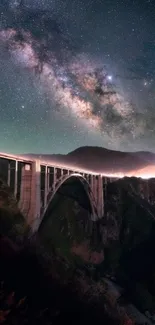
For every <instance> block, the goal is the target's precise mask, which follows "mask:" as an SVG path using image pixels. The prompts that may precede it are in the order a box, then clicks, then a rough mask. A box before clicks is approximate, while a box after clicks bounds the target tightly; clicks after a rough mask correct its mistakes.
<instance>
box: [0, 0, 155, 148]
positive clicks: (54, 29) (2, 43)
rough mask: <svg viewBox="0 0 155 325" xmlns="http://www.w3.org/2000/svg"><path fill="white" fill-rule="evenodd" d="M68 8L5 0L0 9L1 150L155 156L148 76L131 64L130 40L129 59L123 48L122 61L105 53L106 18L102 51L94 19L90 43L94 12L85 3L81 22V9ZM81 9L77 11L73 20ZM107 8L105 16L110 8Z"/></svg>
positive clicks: (151, 83)
mask: <svg viewBox="0 0 155 325" xmlns="http://www.w3.org/2000/svg"><path fill="white" fill-rule="evenodd" d="M73 3H74V6H72V5H71V2H69V1H66V7H65V2H63V3H62V2H61V1H57V2H54V1H53V2H52V4H50V1H46V0H44V1H37V0H36V1H34V0H33V1H31V2H30V1H28V0H27V1H26V0H25V1H5V0H4V1H3V2H2V4H1V26H0V27H1V29H0V50H1V51H0V52H1V54H0V68H1V75H3V78H1V81H0V103H1V111H2V119H1V121H0V127H1V131H0V139H1V143H2V146H1V147H2V150H1V151H6V150H8V151H9V150H11V151H14V152H19V151H22V152H26V151H29V152H30V151H31V152H32V151H33V152H37V151H39V152H64V153H66V152H68V151H69V150H72V149H74V148H75V147H77V146H82V145H98V146H104V147H108V148H112V149H122V150H126V149H127V150H138V149H144V150H146V149H148V148H149V149H150V150H154V148H153V142H154V138H155V131H154V127H153V126H154V122H155V111H154V109H153V106H152V105H154V103H155V101H153V98H154V97H153V96H154V95H155V94H154V73H153V71H152V74H151V73H150V72H149V71H150V70H149V69H150V67H148V66H147V71H146V69H144V68H145V67H144V65H145V62H143V67H142V63H141V66H140V67H139V64H140V63H139V61H140V60H139V61H138V63H136V64H135V63H134V62H135V61H136V60H137V57H138V54H137V53H136V51H137V49H135V48H136V46H135V44H134V40H133V44H132V46H133V53H134V52H135V57H133V56H132V55H131V53H130V55H129V57H127V54H126V53H125V52H126V51H125V50H126V49H124V57H123V59H122V61H121V63H120V60H119V55H118V53H112V51H111V52H110V44H111V42H112V39H110V34H112V32H111V33H110V30H112V26H111V25H112V21H111V19H110V17H109V39H108V40H107V43H108V42H109V51H108V53H107V49H106V48H107V46H105V50H104V45H105V41H104V37H105V38H106V39H107V36H106V35H107V31H106V28H105V26H104V24H102V22H100V23H99V22H97V21H96V30H99V27H100V34H98V39H97V38H96V35H97V34H96V33H97V31H96V30H95V32H94V34H93V35H94V39H93V40H90V36H88V34H90V33H91V31H93V29H92V28H93V24H94V23H95V19H96V16H97V15H96V13H97V11H98V10H99V6H98V5H96V6H95V2H94V4H93V1H90V2H89V1H88V4H90V8H89V10H88V16H87V9H86V6H85V1H81V2H80V3H81V7H79V3H78V4H77V1H73V2H72V4H73ZM118 5H120V6H121V4H119V1H118ZM69 8H70V9H69ZM80 8H81V9H82V8H83V13H82V12H81V14H80V15H79V17H78V15H77V17H76V16H75V13H76V11H77V10H80ZM93 8H94V9H93ZM105 8H107V9H106V10H107V12H108V10H110V8H109V9H108V5H107V7H105ZM93 10H94V16H93V15H92V17H91V18H90V13H91V14H92V13H93ZM95 10H96V11H95ZM113 10H114V8H111V13H113ZM65 13H66V15H65ZM126 14H127V13H126ZM134 14H135V12H134V10H133V15H134ZM64 15H65V17H64ZM106 19H107V18H105V20H106ZM103 21H104V19H103ZM78 23H79V24H81V27H80V34H79V30H78V28H79V27H77V26H76V24H77V25H78ZM120 24H121V22H120ZM122 24H124V26H125V22H122ZM114 29H115V22H114V26H113V30H114ZM132 29H134V28H132ZM137 29H138V27H137ZM146 32H147V31H146ZM124 33H125V31H124ZM101 36H102V38H101ZM145 37H146V36H145V35H143V38H144V39H143V43H145ZM115 38H116V36H115ZM101 39H102V42H101ZM99 41H100V42H101V43H100V44H99ZM121 42H122V41H121V39H119V38H118V44H119V43H121ZM141 42H142V40H141V39H140V43H141ZM129 43H130V40H129ZM154 44H155V43H154ZM129 45H130V44H129ZM121 46H122V45H121ZM129 47H130V46H129ZM114 48H115V40H114V41H113V49H114ZM96 49H98V50H96ZM116 52H117V50H116ZM120 52H121V51H120ZM121 55H122V54H120V57H121ZM136 55H137V56H136ZM109 57H110V59H109ZM131 58H132V60H131ZM129 59H130V60H131V62H130V64H129V63H128V65H127V63H126V66H125V67H124V61H125V60H126V62H127V60H128V61H129ZM150 65H152V60H151V61H150ZM154 67H155V64H154ZM138 69H139V70H138ZM143 70H144V71H143Z"/></svg>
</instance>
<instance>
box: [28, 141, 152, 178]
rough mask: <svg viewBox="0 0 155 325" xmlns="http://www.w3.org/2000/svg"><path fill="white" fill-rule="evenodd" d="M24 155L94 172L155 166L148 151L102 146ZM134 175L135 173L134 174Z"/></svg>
mask: <svg viewBox="0 0 155 325" xmlns="http://www.w3.org/2000/svg"><path fill="white" fill-rule="evenodd" d="M24 156H27V157H31V159H32V158H34V159H35V158H38V159H40V160H44V161H52V162H53V163H58V164H59V165H62V166H67V167H70V168H73V167H75V168H79V169H83V170H87V171H91V172H94V173H101V174H104V173H127V174H128V173H132V171H133V172H134V171H137V170H145V169H147V170H148V168H149V167H151V170H152V168H154V174H155V154H154V153H151V152H148V151H146V152H145V151H139V152H121V151H115V150H109V149H106V148H102V147H92V146H86V147H79V148H77V149H75V150H74V151H71V152H70V153H68V154H66V155H62V154H25V155H24ZM133 175H134V174H133Z"/></svg>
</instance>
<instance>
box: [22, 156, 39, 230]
mask: <svg viewBox="0 0 155 325" xmlns="http://www.w3.org/2000/svg"><path fill="white" fill-rule="evenodd" d="M40 202H41V199H40V162H39V161H35V162H33V163H31V164H26V165H24V166H23V168H22V178H21V194H20V202H19V207H20V210H21V212H22V213H23V215H24V216H25V218H26V219H27V222H28V224H29V225H30V226H31V227H32V230H35V227H37V224H38V222H39V218H40V208H41V206H40V205H41V203H40Z"/></svg>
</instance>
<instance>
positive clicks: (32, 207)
mask: <svg viewBox="0 0 155 325" xmlns="http://www.w3.org/2000/svg"><path fill="white" fill-rule="evenodd" d="M0 176H1V178H3V179H5V180H6V182H7V184H8V186H10V187H11V189H12V191H13V193H14V195H15V197H16V198H17V200H18V205H19V208H20V210H21V212H22V213H23V215H24V216H25V218H26V219H27V221H28V223H29V224H30V225H31V227H32V230H33V231H37V229H38V227H39V225H40V223H41V221H42V219H43V218H44V215H45V214H46V212H47V210H48V207H49V204H50V202H51V200H52V199H53V197H54V195H55V194H56V192H57V191H58V189H59V188H60V186H61V185H62V184H63V183H64V182H66V181H67V180H68V179H70V178H71V177H76V178H77V179H78V180H79V181H80V182H81V184H82V186H83V187H84V189H85V192H86V195H87V196H88V198H89V201H90V205H91V211H92V213H91V219H92V220H93V221H96V220H98V219H99V218H102V217H103V216H104V197H105V192H106V185H107V183H108V182H111V181H113V179H112V178H111V177H107V176H103V175H100V174H98V173H93V172H91V171H88V170H81V169H78V168H74V167H71V166H63V165H62V164H58V163H56V162H52V161H44V160H40V159H34V158H33V159H32V158H31V156H27V155H26V156H24V155H23V156H21V155H12V154H8V153H0Z"/></svg>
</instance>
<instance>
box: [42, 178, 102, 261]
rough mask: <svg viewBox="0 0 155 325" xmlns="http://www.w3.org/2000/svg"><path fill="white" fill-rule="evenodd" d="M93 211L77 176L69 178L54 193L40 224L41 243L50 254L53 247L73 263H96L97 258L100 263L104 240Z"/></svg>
mask: <svg viewBox="0 0 155 325" xmlns="http://www.w3.org/2000/svg"><path fill="white" fill-rule="evenodd" d="M91 214H92V208H91V204H90V200H89V197H88V195H87V193H86V191H85V189H84V186H83V184H82V183H81V182H80V180H79V179H78V178H77V177H71V178H69V179H68V180H67V181H65V182H64V183H63V184H62V185H61V186H60V188H59V189H58V191H57V192H56V194H55V195H54V198H53V199H52V200H51V203H50V205H49V207H48V209H47V211H46V214H45V216H44V219H43V221H42V223H41V225H40V227H39V231H38V236H39V238H40V240H41V243H42V244H43V245H44V246H45V248H46V250H47V251H48V252H49V253H50V251H51V249H53V248H54V249H55V251H56V252H57V253H59V254H60V255H61V256H63V257H64V258H66V259H67V260H69V261H71V262H75V263H96V261H97V258H98V260H99V262H100V259H102V258H103V256H102V258H101V255H102V254H100V244H101V241H100V236H99V232H98V229H97V224H96V223H95V222H93V221H92V220H91ZM94 252H95V255H93V256H92V254H94ZM97 263H98V261H97Z"/></svg>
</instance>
